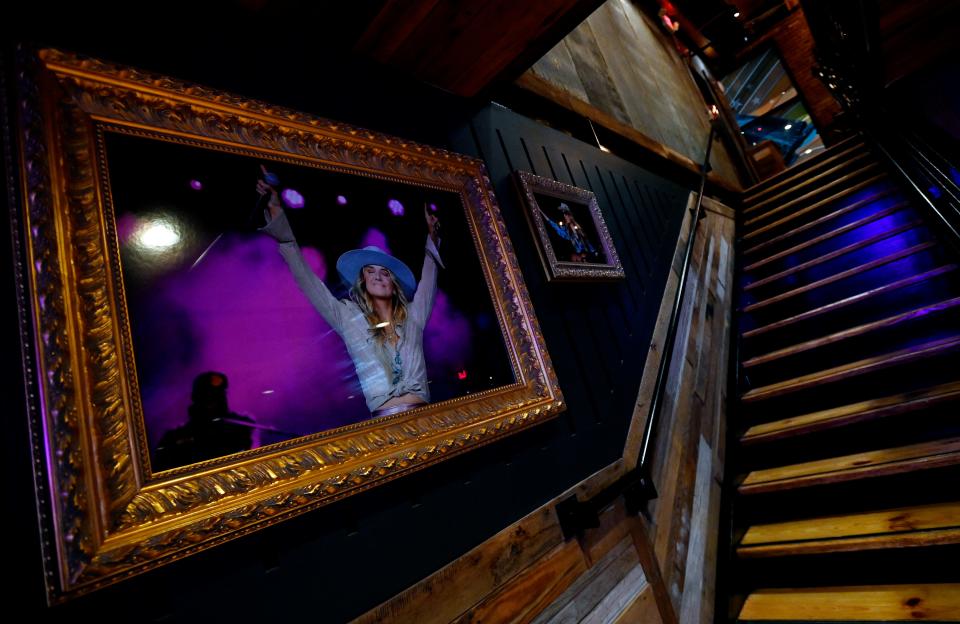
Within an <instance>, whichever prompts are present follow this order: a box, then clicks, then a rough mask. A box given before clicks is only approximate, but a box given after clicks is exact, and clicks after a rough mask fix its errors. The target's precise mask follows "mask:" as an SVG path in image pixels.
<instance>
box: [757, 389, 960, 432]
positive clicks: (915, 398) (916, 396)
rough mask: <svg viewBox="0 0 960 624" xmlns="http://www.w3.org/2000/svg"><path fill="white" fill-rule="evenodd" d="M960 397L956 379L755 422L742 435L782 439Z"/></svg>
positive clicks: (910, 410) (900, 412)
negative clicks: (798, 414)
mask: <svg viewBox="0 0 960 624" xmlns="http://www.w3.org/2000/svg"><path fill="white" fill-rule="evenodd" d="M958 399H960V381H952V382H950V383H945V384H941V385H938V386H933V387H931V388H924V389H923V390H919V391H913V392H904V393H901V394H895V395H892V396H886V397H882V398H879V399H869V400H867V401H860V402H858V403H851V404H849V405H841V406H840V407H833V408H830V409H827V410H821V411H818V412H811V413H809V414H804V415H802V416H794V417H793V418H785V419H783V420H776V421H773V422H767V423H762V424H759V425H754V426H752V427H750V428H749V429H748V430H747V432H746V433H745V434H744V435H743V437H742V438H740V442H741V443H743V444H753V443H758V442H767V441H772V440H778V439H782V438H784V437H787V436H791V435H801V434H805V433H809V432H812V431H820V430H823V429H830V428H834V427H840V426H843V425H847V424H851V423H855V422H861V421H864V420H871V419H875V418H883V417H885V416H892V415H896V414H903V413H906V412H912V411H916V410H919V409H923V408H926V407H929V406H931V405H936V404H938V403H943V402H946V401H950V400H958Z"/></svg>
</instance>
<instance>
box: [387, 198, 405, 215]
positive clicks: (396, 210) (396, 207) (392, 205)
mask: <svg viewBox="0 0 960 624" xmlns="http://www.w3.org/2000/svg"><path fill="white" fill-rule="evenodd" d="M387 208H389V209H390V213H391V214H393V216H395V217H402V216H403V204H401V203H400V202H399V201H397V200H396V199H391V200H390V201H388V202H387Z"/></svg>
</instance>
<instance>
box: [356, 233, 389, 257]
mask: <svg viewBox="0 0 960 624" xmlns="http://www.w3.org/2000/svg"><path fill="white" fill-rule="evenodd" d="M370 245H373V246H374V247H379V248H380V249H382V250H384V251H385V252H387V253H393V252H392V251H390V246H389V245H388V244H387V235H386V234H384V233H383V232H381V231H380V230H378V229H377V228H370V229H369V230H367V233H366V234H364V235H363V239H362V240H361V241H360V246H361V247H369V246H370Z"/></svg>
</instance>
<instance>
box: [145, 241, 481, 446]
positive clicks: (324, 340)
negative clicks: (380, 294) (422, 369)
mask: <svg viewBox="0 0 960 624" xmlns="http://www.w3.org/2000/svg"><path fill="white" fill-rule="evenodd" d="M371 244H372V245H377V246H379V247H381V248H383V249H385V250H387V251H388V253H389V249H388V247H387V238H386V236H385V235H384V233H383V232H382V231H380V230H377V229H374V228H371V229H370V230H368V231H367V233H366V234H365V236H364V239H363V240H362V241H361V242H360V243H359V245H358V247H359V246H365V245H371ZM303 255H304V258H305V259H306V262H307V264H308V265H309V266H310V268H311V269H312V270H313V271H314V272H315V273H316V274H317V275H318V276H319V277H320V278H321V279H323V278H325V277H327V275H326V273H327V263H326V259H325V258H324V255H323V253H322V252H320V251H319V250H317V249H315V248H311V247H304V248H303ZM414 260H415V259H414V258H405V261H407V262H411V263H413V264H418V265H419V263H418V262H414ZM134 320H135V324H136V325H137V326H138V327H137V328H135V332H136V333H138V334H139V335H141V336H149V342H150V345H151V349H150V354H151V356H150V361H149V365H148V366H147V367H146V368H143V369H142V370H141V372H142V373H143V374H142V375H141V390H142V397H143V405H144V415H145V418H146V423H147V434H148V437H149V441H150V445H151V448H155V447H156V444H157V442H158V441H159V439H160V437H161V436H162V435H163V433H164V432H165V431H167V430H169V429H171V428H173V427H176V426H179V425H181V424H183V423H184V422H186V419H187V408H188V406H189V404H190V388H191V385H192V383H193V379H194V377H196V375H198V374H200V373H202V372H204V371H209V370H216V371H220V372H223V373H224V374H225V375H227V377H228V379H229V384H230V386H229V390H228V400H229V405H230V409H231V411H233V412H236V413H238V414H245V415H249V416H250V417H252V418H254V419H255V420H256V422H257V424H258V425H262V426H265V427H273V428H275V429H278V430H282V431H285V432H289V433H291V434H294V435H307V434H310V433H314V432H319V431H324V430H327V429H331V428H334V427H339V426H342V425H346V424H351V423H354V422H358V421H362V420H365V419H367V418H369V412H368V411H367V408H366V404H365V402H364V401H363V400H362V399H363V397H362V392H361V391H360V386H359V382H358V380H357V377H356V372H355V370H354V365H353V361H352V360H351V358H350V356H349V355H348V354H347V351H346V348H345V346H344V344H343V341H342V339H341V338H340V337H339V336H338V335H337V334H336V333H335V332H334V331H333V330H332V329H331V328H330V327H329V326H328V325H327V323H326V322H325V321H324V320H323V319H322V318H321V317H320V315H319V314H318V313H317V312H316V310H314V308H313V306H312V305H311V304H310V303H309V301H308V300H307V298H306V297H305V296H304V295H303V293H302V292H301V291H300V289H299V288H298V287H297V285H296V283H295V281H294V279H293V277H292V275H291V274H290V270H289V269H288V268H287V266H286V263H285V262H284V261H283V259H282V257H281V256H280V254H278V253H277V246H276V243H275V242H274V241H272V240H270V239H269V238H268V237H266V236H259V237H256V236H255V237H249V236H245V235H240V234H226V235H224V236H223V238H222V239H221V240H220V242H219V243H218V244H217V245H216V246H215V247H213V248H212V249H211V250H210V252H209V254H208V256H207V257H206V259H205V260H204V262H203V263H201V264H200V265H198V266H197V267H196V269H195V270H193V271H190V272H179V273H172V274H169V275H167V276H166V277H163V278H160V279H158V280H157V281H156V282H155V287H154V288H153V289H152V291H151V295H150V301H149V306H145V307H143V306H142V307H140V308H138V309H137V311H136V318H135V319H134ZM472 345H473V337H472V332H471V324H470V321H469V319H468V318H467V317H466V316H464V315H463V314H462V313H461V312H460V311H459V310H458V309H457V308H455V307H454V306H453V305H452V304H451V302H450V300H449V299H448V297H447V296H446V294H445V293H444V292H443V291H442V290H438V291H437V293H436V297H435V300H434V306H433V312H432V314H431V316H430V319H429V321H428V323H427V327H426V328H425V332H424V356H425V358H426V361H427V367H428V374H429V375H431V376H432V377H438V376H441V375H448V374H449V373H444V372H443V371H450V370H453V371H461V370H463V371H465V370H467V367H468V365H469V364H470V363H471V361H472V359H471V358H472ZM147 372H149V374H146V373H147ZM265 390H272V392H269V393H265ZM443 398H448V397H437V398H436V399H437V400H440V399H443ZM266 441H272V440H265V442H266Z"/></svg>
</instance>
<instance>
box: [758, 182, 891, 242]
mask: <svg viewBox="0 0 960 624" xmlns="http://www.w3.org/2000/svg"><path fill="white" fill-rule="evenodd" d="M886 177H888V176H887V175H886V174H885V173H880V174H878V175H876V176H874V177H872V178H868V179H867V180H864V181H863V182H860V183H859V184H855V185H854V186H851V187H849V188H846V189H843V190H841V191H838V192H837V193H834V194H833V195H831V196H830V197H826V198H824V199H822V200H820V201H818V202H816V203H814V204H810V205H809V206H807V207H806V208H803V209H801V210H797V211H795V212H791V213H790V214H788V215H787V216H785V217H781V218H780V219H777V220H776V221H773V222H771V223H767V224H766V225H763V226H761V227H758V228H757V229H755V230H752V231H750V232H747V233H746V234H744V235H743V240H744V242H746V241H749V240H750V239H752V238H756V237H757V236H759V235H761V234H764V233H766V232H768V231H770V230H772V229H773V228H775V227H778V226H780V225H783V224H785V223H789V222H791V221H794V220H796V219H799V218H800V217H803V216H806V215H807V214H809V213H810V212H813V211H814V210H819V209H820V208H823V207H824V206H828V205H830V204H832V203H833V202H835V201H837V200H838V199H842V198H844V197H846V196H847V195H851V194H853V193H855V192H856V191H860V190H863V189H865V188H867V187H868V186H870V185H871V184H873V183H875V182H878V181H879V180H882V179H883V178H886ZM893 193H894V189H884V190H883V191H880V192H878V193H875V194H874V195H871V196H870V197H866V198H864V199H862V200H858V201H857V202H854V204H853V205H854V206H856V207H858V208H859V207H861V206H865V205H866V204H868V203H870V202H871V201H875V200H877V199H880V198H882V197H886V196H887V195H891V194H893ZM852 209H853V208H851V207H850V206H845V207H844V208H840V209H839V210H837V211H836V212H834V213H831V215H839V214H842V212H841V211H843V212H850V210H852ZM831 215H827V216H831ZM800 227H803V226H800ZM795 229H799V228H795ZM787 234H790V233H789V232H788V233H787ZM769 242H770V241H765V242H764V243H761V244H758V245H756V246H754V247H751V248H747V249H746V250H745V251H744V253H750V252H752V251H754V250H756V249H761V248H762V246H763V245H766V244H768V243H769Z"/></svg>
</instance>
